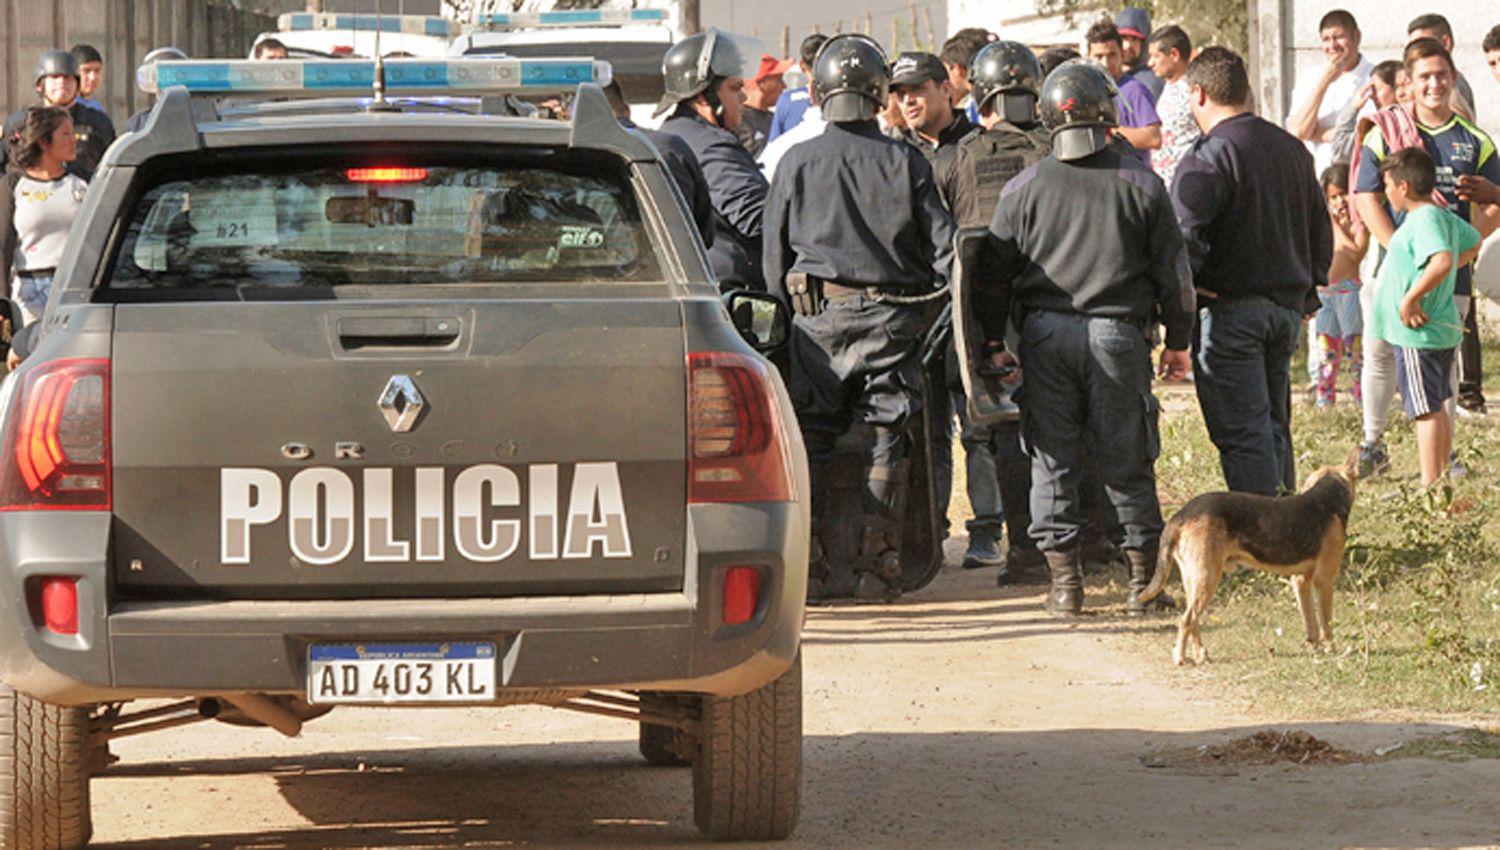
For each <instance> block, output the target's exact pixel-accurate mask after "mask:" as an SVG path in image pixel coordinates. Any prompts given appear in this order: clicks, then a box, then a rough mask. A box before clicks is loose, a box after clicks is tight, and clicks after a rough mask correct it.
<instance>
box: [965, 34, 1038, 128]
mask: <svg viewBox="0 0 1500 850" xmlns="http://www.w3.org/2000/svg"><path fill="white" fill-rule="evenodd" d="M969 85H971V86H973V88H974V103H975V104H976V105H977V106H978V107H979V111H980V112H983V111H985V110H986V109H995V110H998V111H1000V112H1001V114H1002V116H1003V117H1004V118H1005V120H1007V121H1010V122H1011V123H1013V124H1017V123H1025V122H1030V121H1033V120H1035V117H1036V115H1035V110H1036V101H1037V98H1039V97H1041V93H1042V65H1041V63H1040V62H1038V61H1037V58H1036V54H1035V53H1032V52H1031V48H1029V47H1027V46H1026V45H1024V44H1021V43H1020V42H1017V41H997V42H994V43H993V44H987V45H985V47H984V49H982V50H980V51H979V52H978V53H976V54H974V59H973V61H971V62H970V63H969ZM996 98H1000V100H1001V102H1000V103H999V104H995V103H993V101H994V100H995V99H996Z"/></svg>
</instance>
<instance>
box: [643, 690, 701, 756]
mask: <svg viewBox="0 0 1500 850" xmlns="http://www.w3.org/2000/svg"><path fill="white" fill-rule="evenodd" d="M640 698H641V709H642V710H643V711H650V710H651V709H652V708H653V707H654V706H657V705H667V706H676V705H681V704H682V702H683V701H685V700H688V699H696V698H695V697H687V696H673V695H670V694H661V693H656V692H653V691H643V692H642V693H641V695H640ZM682 738H683V733H681V732H678V731H677V730H676V729H673V728H671V727H670V726H658V725H656V724H655V723H642V724H641V740H640V744H641V755H642V756H644V757H645V759H646V763H647V764H649V765H653V766H655V767H687V766H688V765H690V764H692V763H693V762H692V760H691V759H689V758H687V757H686V756H684V755H683V753H684V752H687V747H686V746H685V745H689V744H690V743H691V742H690V741H684V740H682Z"/></svg>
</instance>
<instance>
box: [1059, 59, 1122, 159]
mask: <svg viewBox="0 0 1500 850" xmlns="http://www.w3.org/2000/svg"><path fill="white" fill-rule="evenodd" d="M1118 94H1119V89H1118V88H1117V87H1116V86H1115V82H1114V80H1111V79H1110V78H1109V75H1108V74H1107V73H1105V72H1104V69H1102V68H1100V67H1099V66H1097V65H1095V64H1093V63H1092V62H1088V61H1086V60H1082V59H1070V60H1068V61H1067V62H1064V63H1063V64H1061V65H1059V66H1057V68H1056V69H1055V70H1054V71H1053V72H1052V73H1051V74H1050V75H1048V77H1047V79H1046V81H1045V82H1043V83H1042V104H1041V106H1042V123H1043V124H1044V125H1046V127H1047V129H1049V130H1051V131H1052V155H1053V156H1055V157H1057V158H1058V159H1060V160H1063V161H1064V162H1066V161H1068V160H1074V159H1082V158H1084V157H1086V156H1089V155H1090V154H1093V153H1097V152H1099V151H1101V150H1103V149H1104V148H1105V146H1106V145H1108V143H1109V128H1111V127H1118V126H1119V125H1120V116H1119V111H1118V109H1117V108H1116V106H1115V96H1116V95H1118Z"/></svg>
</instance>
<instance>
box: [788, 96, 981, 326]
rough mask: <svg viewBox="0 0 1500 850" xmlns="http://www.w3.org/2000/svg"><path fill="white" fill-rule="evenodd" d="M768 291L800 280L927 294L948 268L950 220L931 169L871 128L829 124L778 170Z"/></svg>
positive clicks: (914, 152) (950, 262) (939, 283)
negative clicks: (792, 278) (790, 276)
mask: <svg viewBox="0 0 1500 850" xmlns="http://www.w3.org/2000/svg"><path fill="white" fill-rule="evenodd" d="M765 260H766V262H765V268H766V283H767V284H768V285H769V286H770V287H771V291H772V292H774V293H776V294H778V295H781V296H782V297H783V298H785V297H786V274H787V272H789V271H798V272H802V273H804V274H809V275H813V276H815V277H820V278H822V279H824V280H830V281H834V282H836V283H839V284H842V285H845V286H853V287H870V286H873V287H878V288H880V289H889V290H898V291H903V292H914V293H920V292H930V291H932V290H933V289H936V288H940V287H942V286H944V285H945V284H947V282H948V275H949V272H950V271H951V269H952V265H953V219H952V218H950V217H949V216H948V211H947V210H945V209H943V202H942V200H941V199H940V198H939V197H938V191H937V184H936V183H935V182H934V180H933V177H932V166H931V165H928V164H927V160H926V159H925V158H924V157H923V156H922V153H921V152H920V151H918V150H917V149H916V148H914V147H912V146H911V145H909V144H907V143H905V142H898V141H896V140H894V139H889V138H886V137H885V136H884V135H882V134H881V132H880V128H879V126H878V125H877V124H876V123H875V122H874V121H866V122H862V123H848V124H843V123H839V124H829V125H828V129H826V130H824V131H823V133H822V135H820V136H818V137H816V138H813V139H809V140H807V141H805V142H802V143H800V144H797V145H794V146H793V147H792V148H791V149H790V150H788V151H787V153H786V156H784V157H783V158H782V160H781V163H780V164H779V165H777V166H776V183H775V185H774V186H772V187H771V199H770V201H768V202H767V203H766V252H765Z"/></svg>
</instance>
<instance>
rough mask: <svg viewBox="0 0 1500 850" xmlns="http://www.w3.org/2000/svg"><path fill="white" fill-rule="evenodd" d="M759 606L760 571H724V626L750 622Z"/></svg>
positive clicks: (730, 569)
mask: <svg viewBox="0 0 1500 850" xmlns="http://www.w3.org/2000/svg"><path fill="white" fill-rule="evenodd" d="M759 604H760V570H757V569H756V568H754V567H730V568H729V569H728V570H725V571H724V625H726V626H738V625H739V624H740V623H748V622H750V618H751V617H754V616H755V607H756V606H757V605H759Z"/></svg>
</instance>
